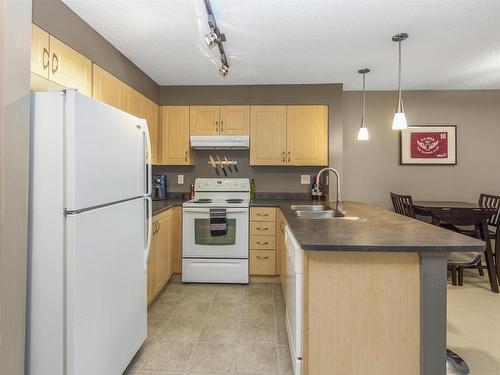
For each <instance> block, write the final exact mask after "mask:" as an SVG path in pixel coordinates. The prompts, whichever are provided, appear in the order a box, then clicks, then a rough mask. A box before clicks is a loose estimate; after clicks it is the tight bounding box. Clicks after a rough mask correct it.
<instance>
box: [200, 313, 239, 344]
mask: <svg viewBox="0 0 500 375" xmlns="http://www.w3.org/2000/svg"><path fill="white" fill-rule="evenodd" d="M239 328H240V322H239V321H238V320H236V321H231V320H227V319H224V318H208V319H207V320H206V321H205V323H204V326H203V329H202V331H201V335H200V338H199V342H212V343H220V344H231V343H235V342H237V341H238V336H239Z"/></svg>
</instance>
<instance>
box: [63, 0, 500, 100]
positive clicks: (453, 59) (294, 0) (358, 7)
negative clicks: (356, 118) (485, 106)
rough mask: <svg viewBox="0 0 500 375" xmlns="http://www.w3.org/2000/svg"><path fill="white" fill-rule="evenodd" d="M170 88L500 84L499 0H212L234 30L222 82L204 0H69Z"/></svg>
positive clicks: (222, 21)
mask: <svg viewBox="0 0 500 375" xmlns="http://www.w3.org/2000/svg"><path fill="white" fill-rule="evenodd" d="M63 1H64V3H66V4H67V5H68V6H69V7H70V8H71V9H73V10H74V11H75V12H76V13H77V14H79V15H80V16H81V17H82V18H83V19H84V20H85V21H86V22H87V23H88V24H89V25H90V26H92V27H93V28H94V29H95V30H96V31H97V32H99V33H100V34H101V35H103V36H104V37H105V38H106V39H107V40H108V41H109V42H111V43H112V44H113V45H114V46H116V48H118V49H119V50H120V51H121V52H122V53H123V54H124V55H125V56H127V57H128V58H129V59H130V60H132V61H133V62H134V63H135V64H136V65H137V66H139V67H140V68H141V69H142V70H143V71H144V72H145V73H146V74H148V75H149V76H150V77H151V78H152V79H153V80H155V81H156V82H157V83H159V84H161V85H224V84H228V85H234V84H278V83H282V84H287V83H288V84H291V83H339V82H342V83H344V89H346V90H357V89H359V88H360V84H361V79H360V77H359V75H358V74H357V70H358V69H359V68H364V67H369V68H370V69H371V70H372V72H371V73H370V74H369V75H368V76H367V88H368V89H371V90H374V89H379V90H387V89H394V88H395V87H396V84H397V45H396V43H394V42H392V41H391V36H392V35H393V34H396V33H398V32H408V33H409V34H410V37H409V39H408V40H407V41H405V42H404V43H403V89H498V88H500V27H499V20H500V1H499V0H466V1H464V0H413V1H408V0H392V1H389V0H369V1H367V0H365V1H360V0H344V1H340V0H212V8H213V10H214V13H215V16H216V20H217V24H218V26H219V28H220V29H221V30H222V32H224V33H225V34H226V36H227V43H225V48H226V51H227V54H228V57H229V64H230V66H231V70H230V73H229V75H228V76H227V77H226V78H225V79H222V78H221V77H220V76H219V74H218V72H217V68H218V59H217V58H218V52H217V49H216V48H215V49H209V48H208V47H207V46H206V44H205V42H204V41H203V35H204V34H205V33H206V32H207V31H208V26H207V22H206V11H205V8H204V3H203V0H63Z"/></svg>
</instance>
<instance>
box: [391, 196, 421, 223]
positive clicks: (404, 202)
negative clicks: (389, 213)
mask: <svg viewBox="0 0 500 375" xmlns="http://www.w3.org/2000/svg"><path fill="white" fill-rule="evenodd" d="M391 200H392V205H393V206H394V212H396V213H397V214H400V215H404V216H408V217H411V218H413V219H415V207H414V206H413V199H412V197H411V195H401V194H396V193H391Z"/></svg>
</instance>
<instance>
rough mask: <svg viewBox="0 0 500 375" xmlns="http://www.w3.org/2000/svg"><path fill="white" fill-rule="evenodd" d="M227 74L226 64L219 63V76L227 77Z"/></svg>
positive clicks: (227, 67)
mask: <svg viewBox="0 0 500 375" xmlns="http://www.w3.org/2000/svg"><path fill="white" fill-rule="evenodd" d="M228 73H229V66H227V64H226V63H224V62H222V63H221V66H220V68H219V74H220V75H221V76H222V77H225V76H227V74H228Z"/></svg>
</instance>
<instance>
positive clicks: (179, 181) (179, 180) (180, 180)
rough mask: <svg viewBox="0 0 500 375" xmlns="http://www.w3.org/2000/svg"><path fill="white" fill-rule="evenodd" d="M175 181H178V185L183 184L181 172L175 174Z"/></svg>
mask: <svg viewBox="0 0 500 375" xmlns="http://www.w3.org/2000/svg"><path fill="white" fill-rule="evenodd" d="M177 183H178V184H179V185H182V184H184V175H183V174H179V175H177Z"/></svg>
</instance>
